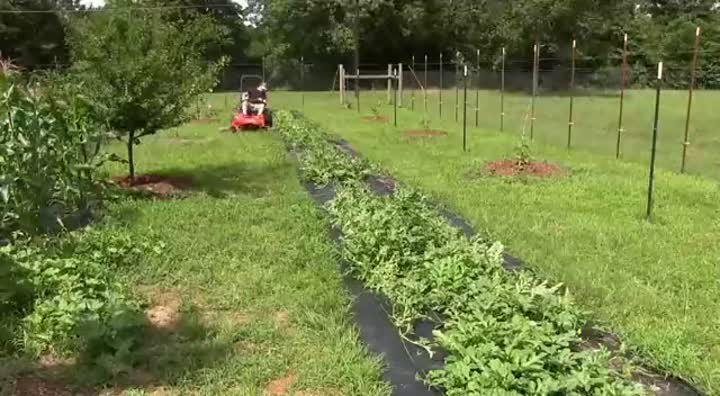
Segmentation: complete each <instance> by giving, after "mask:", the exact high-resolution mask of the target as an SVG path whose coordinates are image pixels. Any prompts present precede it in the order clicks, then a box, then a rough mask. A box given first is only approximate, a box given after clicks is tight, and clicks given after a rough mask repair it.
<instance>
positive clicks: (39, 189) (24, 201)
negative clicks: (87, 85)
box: [0, 68, 111, 239]
mask: <svg viewBox="0 0 720 396" xmlns="http://www.w3.org/2000/svg"><path fill="white" fill-rule="evenodd" d="M7 69H8V70H9V69H10V68H7ZM80 89H81V88H80V87H77V86H73V85H72V84H67V83H66V82H65V81H63V80H62V79H60V78H46V79H42V80H41V81H39V82H37V83H36V84H34V85H28V84H27V83H26V82H24V81H22V80H21V79H20V78H19V77H18V76H17V75H14V76H13V75H10V74H9V73H2V74H0V95H1V96H0V109H1V110H0V239H2V238H9V237H10V234H11V233H12V232H14V231H22V232H25V233H35V232H38V231H43V230H45V229H48V228H53V226H57V225H62V224H60V223H61V221H62V219H63V218H64V217H65V216H66V215H68V214H69V213H72V212H75V211H77V210H78V209H81V208H86V207H87V206H88V205H90V204H92V203H93V202H94V201H96V200H98V199H99V198H101V195H102V192H103V182H101V181H100V180H99V178H98V177H97V176H98V175H97V170H98V168H99V167H100V166H102V165H103V163H104V162H105V161H107V160H108V159H111V157H110V156H107V155H103V154H102V153H101V152H100V144H101V142H102V139H103V135H102V132H103V128H102V125H99V124H98V123H97V122H95V121H94V118H93V117H92V114H93V113H94V112H95V111H96V109H97V107H96V105H95V104H93V103H91V101H90V100H88V99H87V98H86V97H85V96H84V95H82V94H81V93H80V92H79V91H80Z"/></svg>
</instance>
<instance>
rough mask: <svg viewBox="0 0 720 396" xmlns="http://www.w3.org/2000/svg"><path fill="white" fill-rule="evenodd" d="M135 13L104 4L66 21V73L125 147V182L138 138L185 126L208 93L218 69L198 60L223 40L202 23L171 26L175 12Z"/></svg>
mask: <svg viewBox="0 0 720 396" xmlns="http://www.w3.org/2000/svg"><path fill="white" fill-rule="evenodd" d="M138 6H139V5H138V3H137V2H135V1H132V0H111V1H109V2H108V4H107V7H108V8H106V9H105V12H101V13H90V14H88V15H84V16H82V17H80V18H78V19H77V20H74V21H73V23H72V24H71V26H70V27H71V29H70V31H69V32H70V34H69V40H68V43H69V45H70V48H71V53H72V59H73V62H74V65H73V68H72V71H73V72H75V74H76V75H77V77H78V78H79V79H81V80H82V81H84V82H86V84H87V87H88V89H89V90H88V95H89V96H90V97H92V99H93V100H94V101H96V102H98V103H102V104H103V105H104V109H103V111H102V112H100V114H99V116H101V117H102V118H104V119H106V120H107V123H108V125H109V127H110V130H111V131H112V132H114V133H115V134H116V136H117V137H118V138H120V139H124V140H125V142H126V144H127V153H128V166H129V169H128V170H129V173H130V176H131V177H134V175H135V168H134V158H133V148H134V146H135V145H137V144H139V143H140V139H141V138H142V137H143V136H146V135H151V134H154V133H156V132H158V131H160V130H163V129H168V128H171V127H174V126H177V125H180V124H182V123H183V122H186V121H188V120H189V119H190V115H191V108H192V107H193V104H194V101H195V99H196V98H197V96H198V95H200V94H203V93H206V92H208V91H209V90H210V89H211V88H213V87H214V85H215V84H216V82H217V75H218V72H219V70H220V68H221V67H222V65H223V63H224V60H221V61H219V62H208V61H207V60H206V59H205V57H204V54H205V52H206V50H207V49H208V48H210V47H212V46H213V45H214V44H217V43H218V42H219V41H223V40H224V37H225V34H224V33H225V32H224V31H223V30H222V29H220V28H219V27H218V26H216V25H215V24H214V23H213V22H212V20H211V19H210V18H209V17H203V16H201V15H196V16H194V17H192V18H183V19H180V20H179V21H180V22H178V19H177V18H179V17H180V15H176V14H177V12H178V10H173V9H167V10H166V9H156V10H153V12H147V10H138V9H136V7H138ZM185 11H187V12H188V13H191V12H192V11H191V10H185ZM173 17H177V18H173Z"/></svg>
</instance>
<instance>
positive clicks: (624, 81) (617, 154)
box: [615, 33, 628, 158]
mask: <svg viewBox="0 0 720 396" xmlns="http://www.w3.org/2000/svg"><path fill="white" fill-rule="evenodd" d="M627 55H628V35H627V33H625V39H624V40H623V64H622V81H621V82H620V84H621V86H620V115H619V120H618V130H617V142H616V146H615V158H620V140H621V135H622V133H623V132H625V131H624V129H623V107H624V104H625V85H626V84H627Z"/></svg>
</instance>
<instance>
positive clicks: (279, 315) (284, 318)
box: [273, 311, 290, 328]
mask: <svg viewBox="0 0 720 396" xmlns="http://www.w3.org/2000/svg"><path fill="white" fill-rule="evenodd" d="M273 320H274V321H275V324H276V325H277V326H278V327H281V328H282V327H285V326H287V324H288V321H289V320H290V314H289V313H288V312H287V311H277V312H275V314H274V315H273Z"/></svg>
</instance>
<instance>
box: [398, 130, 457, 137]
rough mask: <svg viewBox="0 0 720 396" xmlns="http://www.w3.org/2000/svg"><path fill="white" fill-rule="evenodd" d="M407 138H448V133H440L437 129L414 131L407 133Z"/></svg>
mask: <svg viewBox="0 0 720 396" xmlns="http://www.w3.org/2000/svg"><path fill="white" fill-rule="evenodd" d="M405 136H408V137H438V136H447V132H445V131H438V130H435V129H413V130H408V131H405Z"/></svg>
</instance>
